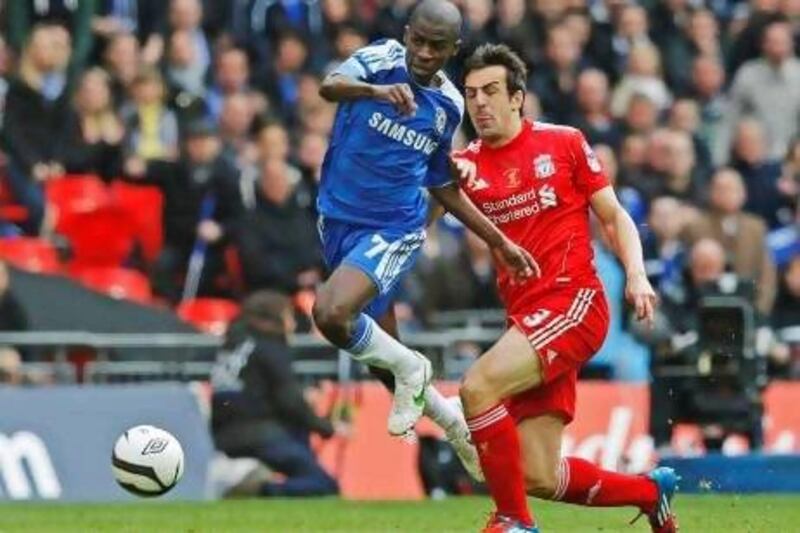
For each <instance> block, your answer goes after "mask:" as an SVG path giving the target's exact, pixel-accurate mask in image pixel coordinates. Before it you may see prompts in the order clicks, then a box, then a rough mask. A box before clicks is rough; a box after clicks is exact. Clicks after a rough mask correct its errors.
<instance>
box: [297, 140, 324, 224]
mask: <svg viewBox="0 0 800 533" xmlns="http://www.w3.org/2000/svg"><path fill="white" fill-rule="evenodd" d="M327 151H328V138H327V137H326V136H324V135H320V134H319V133H311V132H309V133H305V134H304V135H303V136H302V137H301V138H300V145H299V146H298V148H297V163H298V165H299V166H300V171H301V172H302V173H303V181H304V182H305V183H306V184H307V185H309V186H310V188H311V190H312V196H313V198H314V200H315V201H314V204H315V203H316V197H317V193H316V191H317V186H318V184H319V180H320V177H321V174H322V165H323V164H324V161H325V152H327ZM312 205H313V204H312ZM313 207H314V210H315V211H316V205H314V206H313Z"/></svg>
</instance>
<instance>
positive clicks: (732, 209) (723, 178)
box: [688, 168, 776, 316]
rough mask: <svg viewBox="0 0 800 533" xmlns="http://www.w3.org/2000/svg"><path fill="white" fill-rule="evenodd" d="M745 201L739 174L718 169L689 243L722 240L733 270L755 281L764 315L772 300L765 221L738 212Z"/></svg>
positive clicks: (771, 267)
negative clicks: (707, 205)
mask: <svg viewBox="0 0 800 533" xmlns="http://www.w3.org/2000/svg"><path fill="white" fill-rule="evenodd" d="M746 200H747V192H746V189H745V187H744V183H743V181H742V177H741V175H740V174H739V173H738V172H736V170H734V169H731V168H722V169H720V170H718V171H717V172H716V173H715V174H714V177H713V179H712V180H711V192H710V202H709V204H710V207H711V210H710V212H708V213H704V214H703V215H702V216H701V217H700V219H699V220H698V221H697V222H695V223H693V224H692V225H691V226H689V228H688V236H689V240H690V241H691V242H695V241H697V240H700V239H702V238H712V239H715V240H717V241H719V242H720V243H722V245H723V246H724V248H725V251H726V252H727V257H728V262H729V263H730V265H731V267H732V268H733V271H734V272H735V273H736V274H737V275H738V276H740V277H742V278H745V279H750V280H753V281H754V282H755V283H756V287H757V289H758V292H757V296H756V308H757V309H758V310H759V311H760V312H761V313H762V314H764V315H766V316H768V315H769V313H770V311H771V309H772V304H773V302H774V301H775V289H776V286H775V284H776V279H775V265H774V264H773V262H772V258H771V256H770V254H769V251H768V250H767V246H766V233H767V228H766V224H764V222H763V221H762V220H761V219H759V218H758V217H755V216H753V215H750V214H747V213H744V212H743V211H742V208H743V206H744V204H745V202H746Z"/></svg>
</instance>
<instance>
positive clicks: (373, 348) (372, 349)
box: [347, 315, 419, 375]
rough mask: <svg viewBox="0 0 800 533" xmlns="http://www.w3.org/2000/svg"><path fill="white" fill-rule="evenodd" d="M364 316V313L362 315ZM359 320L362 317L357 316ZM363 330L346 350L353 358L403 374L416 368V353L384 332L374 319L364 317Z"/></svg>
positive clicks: (417, 361)
mask: <svg viewBox="0 0 800 533" xmlns="http://www.w3.org/2000/svg"><path fill="white" fill-rule="evenodd" d="M364 317H366V315H364ZM359 319H360V320H363V318H361V317H359ZM366 320H367V322H365V323H364V327H363V330H364V331H363V332H362V334H361V335H360V338H359V339H358V340H357V341H356V342H355V343H354V345H353V346H352V347H351V348H350V349H348V350H347V352H348V353H349V354H350V355H352V356H353V358H354V359H356V360H357V361H360V362H362V363H364V364H366V365H370V366H376V367H378V368H385V369H387V370H391V371H392V373H393V374H395V375H397V374H398V373H400V374H403V373H407V372H409V371H412V370H413V369H415V368H417V366H418V365H419V360H418V357H417V355H416V354H415V353H414V352H413V351H412V350H411V349H410V348H407V347H406V346H404V345H403V344H401V343H400V342H399V341H398V340H397V339H395V338H394V337H392V336H391V335H389V334H388V333H386V331H384V330H383V329H382V328H381V327H380V326H379V325H378V324H377V323H376V322H375V321H374V320H372V319H371V318H369V317H366Z"/></svg>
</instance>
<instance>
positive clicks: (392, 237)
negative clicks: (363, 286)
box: [317, 216, 425, 319]
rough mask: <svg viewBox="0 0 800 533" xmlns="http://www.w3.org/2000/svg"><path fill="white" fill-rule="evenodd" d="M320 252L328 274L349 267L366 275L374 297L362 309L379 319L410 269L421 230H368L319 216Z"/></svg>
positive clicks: (422, 235)
mask: <svg viewBox="0 0 800 533" xmlns="http://www.w3.org/2000/svg"><path fill="white" fill-rule="evenodd" d="M317 229H318V231H319V237H320V240H321V241H322V252H323V254H324V256H325V263H326V264H327V266H328V269H330V271H331V272H332V271H334V270H335V269H336V268H337V267H338V266H339V265H350V266H352V267H355V268H357V269H359V270H360V271H362V272H363V273H364V274H366V275H367V276H369V278H370V279H371V280H372V282H373V283H375V287H377V289H378V295H377V296H376V297H375V298H374V299H373V300H372V301H371V302H369V304H367V307H366V308H365V309H364V310H363V311H364V312H365V313H367V314H368V315H369V316H371V317H372V318H374V319H379V318H380V317H381V316H383V314H384V313H386V311H387V310H388V309H389V305H391V303H392V299H393V298H394V292H395V289H396V288H397V286H398V282H399V281H400V280H401V279H402V278H403V276H404V275H405V274H406V272H408V271H409V270H411V269H412V268H413V267H414V263H416V261H417V256H418V255H419V251H420V248H421V246H422V243H423V242H425V230H424V229H420V230H418V231H414V232H411V233H409V232H408V231H405V230H399V229H388V228H370V227H366V226H361V225H358V224H350V223H347V222H342V221H339V220H331V219H328V218H324V217H322V216H320V217H319V220H318V222H317Z"/></svg>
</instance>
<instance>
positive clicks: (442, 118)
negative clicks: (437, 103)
mask: <svg viewBox="0 0 800 533" xmlns="http://www.w3.org/2000/svg"><path fill="white" fill-rule="evenodd" d="M445 126H447V113H445V111H444V109H442V108H441V107H437V108H436V133H438V134H439V135H442V134H443V133H444V128H445Z"/></svg>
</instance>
